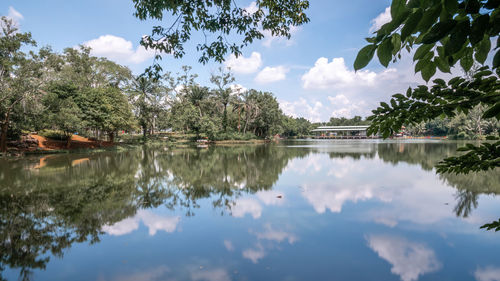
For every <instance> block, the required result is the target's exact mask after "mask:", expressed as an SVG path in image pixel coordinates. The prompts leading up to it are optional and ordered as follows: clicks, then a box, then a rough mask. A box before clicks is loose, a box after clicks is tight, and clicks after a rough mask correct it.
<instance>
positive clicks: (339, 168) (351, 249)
mask: <svg viewBox="0 0 500 281" xmlns="http://www.w3.org/2000/svg"><path fill="white" fill-rule="evenodd" d="M462 145H463V143H459V142H453V141H432V140H415V141H377V140H360V141H355V140H345V141H329V140H323V141H320V140H316V141H312V140H304V141H289V142H280V143H277V144H268V145H248V146H227V147H209V148H165V147H162V146H148V147H138V148H137V149H131V150H126V151H117V152H99V153H97V152H95V153H71V154H62V155H48V156H36V157H35V156H30V157H26V158H22V159H0V200H1V209H0V216H1V219H0V224H1V225H0V235H1V237H0V243H1V244H0V270H1V277H2V278H4V279H7V280H17V279H19V278H26V279H31V280H99V281H101V280H103V281H104V280H193V281H199V280H208V281H215V280H220V281H227V280H402V281H416V280H477V281H495V280H500V233H495V232H493V231H486V230H484V229H480V228H479V227H480V226H481V225H483V224H485V223H489V222H491V221H493V220H497V219H498V218H499V217H500V197H499V196H497V194H500V173H498V170H495V171H492V172H489V173H478V174H468V175H460V176H456V175H437V174H436V173H435V169H433V167H434V165H435V164H436V163H437V162H438V161H439V160H441V159H443V158H445V157H447V156H451V155H453V154H455V153H456V152H455V151H456V149H457V148H458V147H459V146H462ZM0 279H1V278H0Z"/></svg>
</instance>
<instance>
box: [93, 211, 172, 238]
mask: <svg viewBox="0 0 500 281" xmlns="http://www.w3.org/2000/svg"><path fill="white" fill-rule="evenodd" d="M180 219H181V218H180V217H179V216H175V217H170V216H165V217H164V216H160V215H156V214H154V213H152V212H150V211H146V210H140V211H138V212H137V214H136V215H135V216H134V217H132V218H126V219H124V220H122V221H120V222H117V223H115V224H113V225H105V226H103V228H102V230H103V231H104V232H106V233H108V234H110V235H116V236H119V235H124V234H128V233H130V232H132V231H134V230H136V229H138V228H139V222H140V221H142V222H143V223H144V225H145V226H146V227H147V228H148V230H149V235H155V234H156V232H158V231H159V230H163V231H165V232H168V233H171V232H174V231H175V229H176V228H177V224H178V223H179V221H180Z"/></svg>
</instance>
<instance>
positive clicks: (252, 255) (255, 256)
mask: <svg viewBox="0 0 500 281" xmlns="http://www.w3.org/2000/svg"><path fill="white" fill-rule="evenodd" d="M265 256H266V252H265V251H264V247H262V245H261V244H260V243H257V244H256V245H255V248H250V249H246V250H244V251H243V257H244V258H246V259H249V260H251V261H252V262H253V263H257V262H259V260H260V259H262V258H263V257H265Z"/></svg>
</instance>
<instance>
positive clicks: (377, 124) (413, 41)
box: [354, 0, 500, 227]
mask: <svg viewBox="0 0 500 281" xmlns="http://www.w3.org/2000/svg"><path fill="white" fill-rule="evenodd" d="M391 16H392V20H391V21H390V22H389V23H387V24H385V25H383V26H382V27H381V28H380V29H379V30H378V31H377V32H376V33H375V36H373V37H371V38H367V39H366V40H367V41H368V42H369V43H370V44H369V45H368V46H366V47H364V48H362V49H361V50H360V51H359V53H358V55H357V57H356V60H355V62H354V68H355V70H359V69H361V68H363V67H365V66H366V65H367V64H368V63H369V62H370V60H371V59H372V58H373V56H374V54H375V52H376V53H377V56H378V59H379V61H380V63H381V64H382V65H384V66H386V67H387V66H388V64H389V62H390V61H391V60H393V61H395V60H397V59H399V58H401V53H402V51H403V50H404V49H406V50H407V51H408V52H410V51H411V49H413V48H416V47H417V46H418V48H417V49H416V51H415V54H414V56H413V60H414V61H417V63H416V64H415V72H420V73H421V75H422V78H423V79H424V80H425V81H429V80H430V79H431V78H432V77H433V76H434V74H435V73H436V69H439V70H440V71H442V72H448V73H449V72H450V68H451V67H453V66H454V65H455V64H457V63H458V62H459V63H460V66H461V67H462V68H463V70H464V71H465V72H469V70H470V69H471V68H472V67H473V65H474V64H475V63H479V64H481V65H484V64H485V62H486V61H487V58H488V54H489V53H490V50H491V39H494V38H495V37H497V36H498V34H499V32H500V2H499V1H496V0H466V1H459V0H447V1H440V0H427V1H416V0H411V1H408V2H407V1H406V0H393V1H392V4H391ZM498 47H500V40H497V47H496V48H495V49H498ZM499 66H500V50H497V51H496V53H495V55H494V57H493V60H492V64H491V66H489V65H487V66H484V67H481V68H479V69H478V70H477V72H476V73H475V74H474V75H472V79H467V77H460V76H458V77H455V78H453V79H451V80H449V81H444V80H443V79H435V80H434V81H433V83H434V85H432V86H431V87H428V86H426V85H421V86H418V87H417V88H415V89H411V88H409V89H408V91H407V92H406V95H403V94H400V93H398V94H395V95H393V98H392V99H391V101H390V105H389V104H388V103H385V102H382V103H381V104H380V105H381V106H380V107H379V108H377V109H376V110H374V111H373V116H371V117H370V120H371V121H372V122H373V123H372V125H371V126H370V128H369V130H368V133H377V132H380V133H381V134H382V135H383V136H384V137H388V136H389V135H391V134H392V133H393V132H394V131H396V130H399V129H400V128H401V126H402V125H407V124H418V123H420V122H422V121H428V120H431V119H434V118H436V117H438V116H443V117H444V116H447V117H454V116H456V115H457V114H460V113H464V114H467V113H468V112H469V111H471V110H473V109H474V108H475V107H477V106H484V107H486V108H487V109H486V111H485V112H484V113H483V114H482V118H483V119H493V118H496V119H497V120H500V82H499V81H498V74H499V68H498V67H499ZM494 72H496V73H494ZM461 150H462V151H465V152H467V153H465V154H463V155H461V156H457V157H450V158H447V159H445V160H443V161H442V162H441V163H440V164H438V166H437V171H438V173H447V172H452V173H469V172H471V171H472V172H477V171H485V170H490V169H495V168H498V167H500V141H497V142H496V143H493V144H490V143H485V144H482V145H481V146H479V147H477V146H474V145H467V146H466V147H465V148H463V149H461ZM499 227H500V224H499Z"/></svg>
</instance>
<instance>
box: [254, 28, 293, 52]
mask: <svg viewBox="0 0 500 281" xmlns="http://www.w3.org/2000/svg"><path fill="white" fill-rule="evenodd" d="M299 30H300V28H299V27H297V26H293V25H292V26H290V35H291V37H290V39H287V38H286V37H279V36H273V34H272V33H271V31H269V30H262V31H261V32H262V34H264V39H263V41H262V45H263V46H264V47H268V48H270V47H271V46H272V45H273V44H274V43H284V44H285V46H287V47H288V46H291V45H293V44H294V43H295V41H294V40H293V38H294V37H295V34H297V32H298V31H299Z"/></svg>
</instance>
